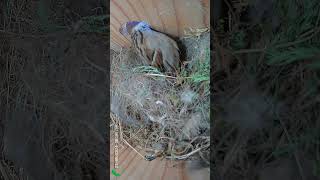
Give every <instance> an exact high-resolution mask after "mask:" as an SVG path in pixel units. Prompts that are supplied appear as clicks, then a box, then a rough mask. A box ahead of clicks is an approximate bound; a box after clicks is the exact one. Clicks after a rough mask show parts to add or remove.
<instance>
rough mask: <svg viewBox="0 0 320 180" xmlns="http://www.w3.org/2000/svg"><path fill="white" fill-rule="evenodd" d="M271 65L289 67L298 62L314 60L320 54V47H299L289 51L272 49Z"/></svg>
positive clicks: (270, 53)
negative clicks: (288, 65)
mask: <svg viewBox="0 0 320 180" xmlns="http://www.w3.org/2000/svg"><path fill="white" fill-rule="evenodd" d="M267 54H268V61H267V63H268V64H269V65H287V64H290V63H294V62H297V61H301V60H305V59H308V58H312V57H314V56H316V55H319V54H320V48H318V47H312V46H309V47H297V48H292V49H287V50H282V51H280V50H277V49H270V50H269V51H268V52H267Z"/></svg>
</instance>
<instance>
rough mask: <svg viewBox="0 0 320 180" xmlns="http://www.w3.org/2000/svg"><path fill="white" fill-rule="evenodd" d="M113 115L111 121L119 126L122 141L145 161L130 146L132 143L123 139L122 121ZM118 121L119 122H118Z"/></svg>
mask: <svg viewBox="0 0 320 180" xmlns="http://www.w3.org/2000/svg"><path fill="white" fill-rule="evenodd" d="M110 115H111V119H112V121H113V123H117V124H118V126H119V132H120V139H121V141H123V142H124V143H125V144H127V145H128V146H129V147H130V148H131V149H133V150H134V151H135V152H136V153H137V154H138V155H140V156H141V157H142V158H143V159H145V157H144V156H143V155H142V154H141V153H139V152H138V151H137V150H136V149H135V148H134V147H132V146H131V145H130V143H128V141H126V140H125V139H124V138H123V134H122V126H121V123H120V120H119V119H117V117H116V116H115V115H113V114H112V113H111V114H110ZM116 121H117V122H116Z"/></svg>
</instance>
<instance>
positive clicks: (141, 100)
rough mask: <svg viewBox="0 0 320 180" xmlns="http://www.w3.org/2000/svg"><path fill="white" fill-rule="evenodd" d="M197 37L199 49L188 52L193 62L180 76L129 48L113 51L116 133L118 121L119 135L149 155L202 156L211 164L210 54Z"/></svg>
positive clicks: (125, 142) (169, 156)
mask: <svg viewBox="0 0 320 180" xmlns="http://www.w3.org/2000/svg"><path fill="white" fill-rule="evenodd" d="M208 37H209V36H206V37H205V38H208ZM188 41H192V40H190V39H188ZM193 41H195V40H193ZM196 41H198V44H199V51H198V52H196V53H197V54H193V55H188V57H189V58H190V63H189V64H193V66H192V67H191V66H183V67H182V70H181V72H180V73H179V74H178V75H177V76H175V77H174V76H168V75H166V74H164V73H162V72H160V71H158V70H157V69H156V68H153V67H150V66H145V65H144V64H142V62H143V61H142V60H141V59H140V58H139V57H138V56H137V55H136V54H135V53H134V51H132V50H130V49H126V50H122V51H121V52H119V53H115V52H113V53H112V63H111V76H112V77H111V114H110V116H111V120H112V121H111V124H110V125H111V130H112V134H114V130H115V128H116V127H119V129H120V131H119V133H120V136H119V137H120V140H121V141H122V142H123V143H124V144H126V145H128V146H129V147H131V148H133V150H134V151H136V152H137V153H138V154H139V155H141V156H142V157H143V158H145V159H147V160H152V159H155V158H156V157H159V156H160V157H164V158H168V159H177V160H185V159H189V158H202V159H203V160H204V161H205V162H207V163H208V164H209V145H210V139H209V130H210V129H209V124H210V122H209V71H208V69H209V59H210V58H209V49H208V48H200V47H201V46H206V47H208V43H203V42H201V41H199V40H196ZM208 42H209V41H208ZM189 44H192V45H195V43H189ZM189 48H192V47H189ZM195 57H196V58H195ZM191 61H198V62H193V63H191ZM203 64H205V65H207V66H204V65H203ZM200 72H202V73H200ZM203 72H207V73H203Z"/></svg>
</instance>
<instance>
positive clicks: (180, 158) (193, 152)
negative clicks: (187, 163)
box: [166, 145, 209, 160]
mask: <svg viewBox="0 0 320 180" xmlns="http://www.w3.org/2000/svg"><path fill="white" fill-rule="evenodd" d="M207 147H209V145H207V146H205V147H200V148H198V149H196V150H194V151H192V152H190V153H188V154H185V155H182V156H174V155H173V156H167V157H166V158H168V159H178V160H183V159H187V158H188V157H190V156H192V155H193V154H195V153H197V152H199V151H201V150H202V149H205V148H207Z"/></svg>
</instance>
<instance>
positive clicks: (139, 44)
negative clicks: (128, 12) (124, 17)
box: [131, 31, 150, 61]
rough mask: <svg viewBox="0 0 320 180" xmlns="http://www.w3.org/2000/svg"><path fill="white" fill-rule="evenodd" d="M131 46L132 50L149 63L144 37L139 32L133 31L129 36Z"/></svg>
mask: <svg viewBox="0 0 320 180" xmlns="http://www.w3.org/2000/svg"><path fill="white" fill-rule="evenodd" d="M131 39H132V44H133V46H134V48H135V49H136V50H137V51H138V53H139V54H140V55H141V56H142V57H143V58H146V59H147V60H148V61H150V58H148V55H147V53H148V52H147V47H146V45H145V37H144V35H143V33H142V32H141V31H135V32H134V33H132V35H131Z"/></svg>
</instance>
